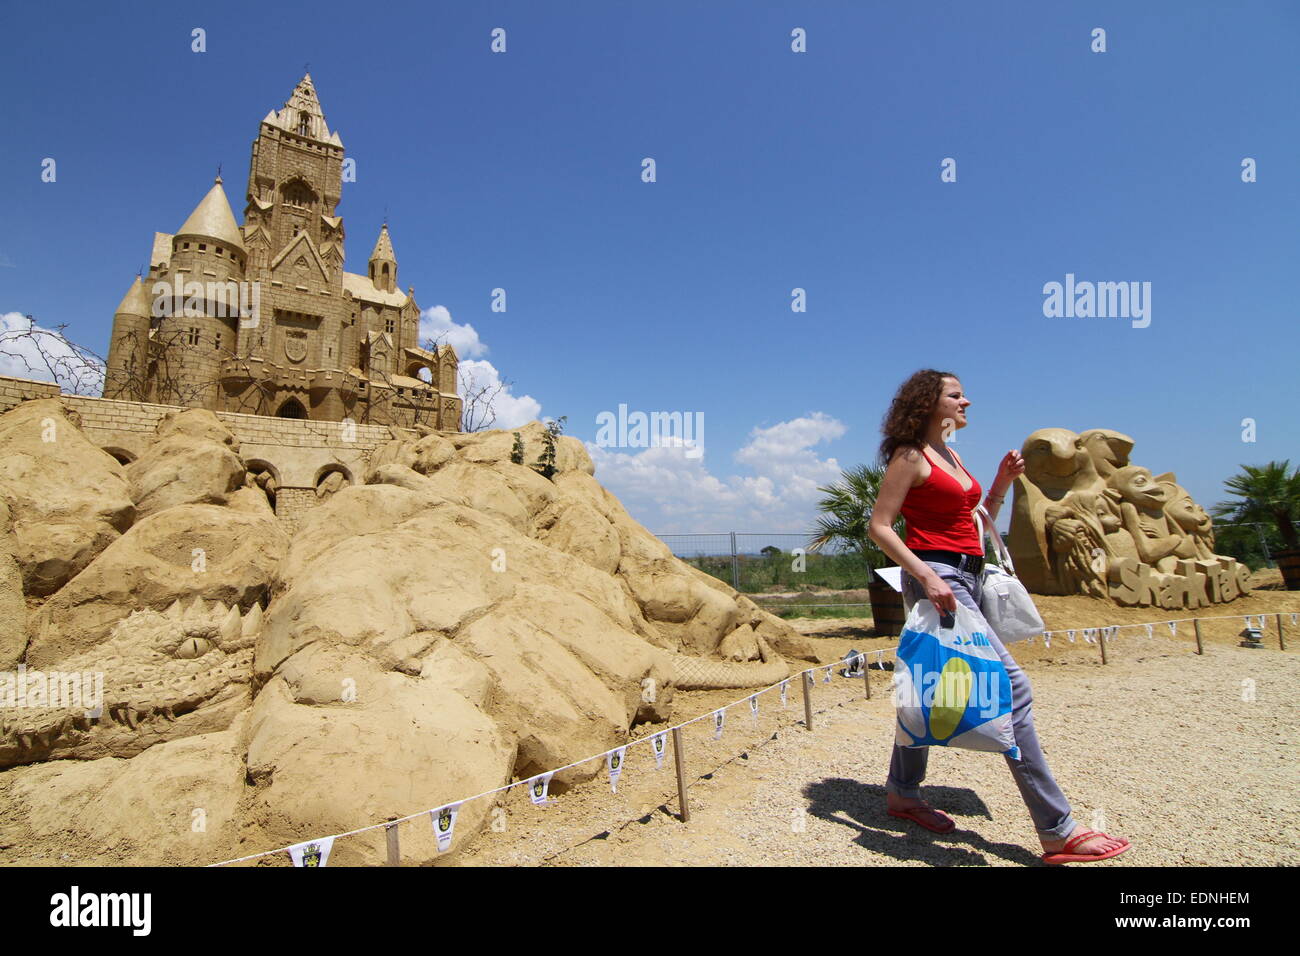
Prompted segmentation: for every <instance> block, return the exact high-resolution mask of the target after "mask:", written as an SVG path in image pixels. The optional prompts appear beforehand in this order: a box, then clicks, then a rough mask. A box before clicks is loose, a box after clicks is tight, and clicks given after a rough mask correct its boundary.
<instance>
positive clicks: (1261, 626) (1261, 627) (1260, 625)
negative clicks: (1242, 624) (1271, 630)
mask: <svg viewBox="0 0 1300 956" xmlns="http://www.w3.org/2000/svg"><path fill="white" fill-rule="evenodd" d="M1265 626H1266V625H1265V624H1264V615H1263V614H1261V615H1260V616H1259V629H1260V630H1261V631H1262V630H1264V628H1265Z"/></svg>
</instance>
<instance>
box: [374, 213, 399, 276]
mask: <svg viewBox="0 0 1300 956" xmlns="http://www.w3.org/2000/svg"><path fill="white" fill-rule="evenodd" d="M370 281H371V282H373V283H374V284H375V288H376V289H379V290H380V291H381V292H396V291H397V257H396V256H395V255H393V242H392V240H391V239H390V238H389V237H388V223H384V224H383V226H381V227H380V229H379V238H378V239H377V240H375V248H374V251H373V252H371V253H370Z"/></svg>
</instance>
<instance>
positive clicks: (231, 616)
mask: <svg viewBox="0 0 1300 956" xmlns="http://www.w3.org/2000/svg"><path fill="white" fill-rule="evenodd" d="M243 631H244V622H243V619H242V618H240V616H239V607H238V605H232V606H231V608H230V610H229V611H227V612H226V616H225V619H224V620H222V622H221V630H220V633H219V638H218V641H219V643H220V644H221V646H222V647H227V646H229V645H230V644H233V643H235V642H236V641H237V640H239V638H240V637H241V636H243Z"/></svg>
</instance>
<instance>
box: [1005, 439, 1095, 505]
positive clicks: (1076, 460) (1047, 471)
mask: <svg viewBox="0 0 1300 956" xmlns="http://www.w3.org/2000/svg"><path fill="white" fill-rule="evenodd" d="M1020 453H1021V454H1022V455H1023V456H1024V458H1025V475H1024V477H1025V478H1026V479H1027V480H1028V481H1029V482H1030V483H1031V484H1033V485H1036V486H1037V487H1039V488H1041V489H1042V490H1043V491H1044V492H1046V493H1048V494H1052V493H1053V492H1059V493H1064V492H1067V491H1074V490H1080V491H1082V490H1084V489H1087V488H1090V487H1092V486H1094V485H1095V484H1096V483H1097V468H1096V466H1095V465H1094V464H1093V461H1092V457H1091V456H1090V455H1089V454H1088V450H1087V448H1085V447H1084V444H1083V439H1082V438H1081V437H1080V436H1079V435H1076V434H1075V433H1074V432H1072V431H1070V430H1069V429H1068V428H1040V429H1038V431H1036V432H1034V433H1033V434H1031V435H1030V436H1029V437H1028V438H1026V439H1025V444H1024V446H1023V447H1022V448H1021V451H1020ZM1053 497H1055V495H1053Z"/></svg>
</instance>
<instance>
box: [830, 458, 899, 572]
mask: <svg viewBox="0 0 1300 956" xmlns="http://www.w3.org/2000/svg"><path fill="white" fill-rule="evenodd" d="M884 477H885V469H884V466H883V465H858V466H857V467H855V468H850V469H849V470H847V471H844V472H841V473H840V480H839V481H837V482H835V483H834V484H832V485H826V486H823V487H819V488H818V489H817V490H818V491H820V492H822V493H823V494H825V495H826V497H825V498H823V499H822V500H821V501H819V502H818V503H817V509H818V510H819V511H821V512H822V515H821V517H819V518H818V519H817V534H816V536H815V537H813V538H812V540H811V541H809V542H808V550H809V551H810V552H813V553H815V552H818V551H821V549H822V548H824V547H825V546H826V545H828V544H830V543H832V542H838V543H840V544H842V545H844V546H846V547H847V548H848V549H849V551H851V552H853V553H855V554H857V555H858V556H859V557H861V558H862V560H863V561H864V562H866V565H867V568H868V570H874V569H876V568H883V567H888V566H889V565H892V564H893V563H894V562H893V561H891V560H890V558H889V555H887V554H885V552H884V551H882V550H880V546H879V545H877V544H876V542H874V541H872V540H871V535H869V534H868V533H867V528H868V525H869V524H870V522H871V509H872V508H874V507H875V506H876V496H877V495H878V494H880V483H881V481H883V480H884ZM904 527H905V526H904V524H903V519H902V518H901V517H900V518H897V519H896V520H895V521H894V530H895V531H896V532H898V535H899V537H902V536H903V534H904Z"/></svg>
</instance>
